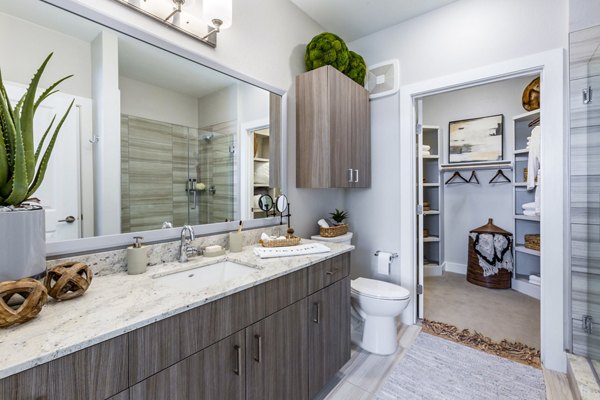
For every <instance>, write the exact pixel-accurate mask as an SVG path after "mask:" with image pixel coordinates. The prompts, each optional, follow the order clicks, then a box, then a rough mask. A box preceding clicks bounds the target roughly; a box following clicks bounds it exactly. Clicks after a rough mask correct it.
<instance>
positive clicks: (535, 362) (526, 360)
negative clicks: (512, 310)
mask: <svg viewBox="0 0 600 400" xmlns="http://www.w3.org/2000/svg"><path fill="white" fill-rule="evenodd" d="M423 332H427V333H430V334H432V335H435V336H439V337H442V338H444V339H448V340H452V341H454V342H457V343H460V344H464V345H465V346H469V347H472V348H474V349H477V350H481V351H485V352H486V353H490V354H494V355H496V356H500V357H504V358H508V359H509V360H512V361H516V362H519V363H522V364H525V365H529V366H532V367H536V368H541V366H542V364H541V361H540V351H539V350H537V349H534V348H533V347H529V346H526V345H524V344H523V343H519V342H510V341H508V340H503V341H501V342H494V341H493V340H492V339H490V338H489V337H486V336H483V335H482V334H480V333H478V332H471V331H469V330H468V329H463V330H460V329H458V328H457V327H455V326H453V325H448V324H445V323H443V322H436V321H428V320H426V319H425V320H423Z"/></svg>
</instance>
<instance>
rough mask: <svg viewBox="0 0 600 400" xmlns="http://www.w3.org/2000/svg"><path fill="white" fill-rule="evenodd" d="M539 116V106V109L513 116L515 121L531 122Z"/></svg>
mask: <svg viewBox="0 0 600 400" xmlns="http://www.w3.org/2000/svg"><path fill="white" fill-rule="evenodd" d="M539 116H540V110H539V108H538V109H537V110H533V111H528V112H526V113H523V114H519V115H515V116H514V117H513V121H515V122H531V121H533V120H534V119H536V118H537V117H539Z"/></svg>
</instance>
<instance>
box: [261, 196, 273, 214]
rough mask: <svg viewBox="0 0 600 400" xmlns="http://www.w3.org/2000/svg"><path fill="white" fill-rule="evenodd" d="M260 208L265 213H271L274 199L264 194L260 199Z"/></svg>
mask: <svg viewBox="0 0 600 400" xmlns="http://www.w3.org/2000/svg"><path fill="white" fill-rule="evenodd" d="M258 208H260V209H261V210H263V211H264V212H269V211H270V210H271V209H272V208H273V198H272V197H271V196H270V195H268V194H263V195H262V196H260V199H258Z"/></svg>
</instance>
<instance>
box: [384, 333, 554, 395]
mask: <svg viewBox="0 0 600 400" xmlns="http://www.w3.org/2000/svg"><path fill="white" fill-rule="evenodd" d="M376 398H377V399H380V400H388V399H403V400H417V399H428V400H448V399H455V400H473V399H477V400H498V399H502V400H534V399H539V400H542V399H545V398H546V390H545V386H544V377H543V375H542V371H541V370H539V369H537V368H533V367H529V366H527V365H523V364H519V363H516V362H514V361H510V360H507V359H506V358H502V357H497V356H494V355H491V354H487V353H484V352H482V351H479V350H475V349H472V348H470V347H467V346H463V345H461V344H458V343H454V342H451V341H449V340H445V339H442V338H439V337H436V336H433V335H430V334H427V333H423V332H421V333H419V335H418V336H417V339H416V340H415V343H414V344H413V345H412V346H411V348H410V349H409V350H408V352H407V353H406V355H405V356H404V357H403V358H402V359H401V360H400V361H399V362H398V364H396V366H395V367H394V369H393V370H392V371H391V373H390V374H389V375H388V377H387V378H386V380H385V381H384V382H383V384H382V386H380V389H379V391H378V392H377V395H376Z"/></svg>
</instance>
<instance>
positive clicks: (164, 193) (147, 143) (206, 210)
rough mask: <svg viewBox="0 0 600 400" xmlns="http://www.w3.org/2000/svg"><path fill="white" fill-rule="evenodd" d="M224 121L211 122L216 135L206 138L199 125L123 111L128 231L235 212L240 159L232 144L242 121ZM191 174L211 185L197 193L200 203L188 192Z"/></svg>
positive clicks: (229, 216)
mask: <svg viewBox="0 0 600 400" xmlns="http://www.w3.org/2000/svg"><path fill="white" fill-rule="evenodd" d="M220 125H223V126H215V127H208V129H215V131H214V132H215V134H214V137H213V139H211V140H203V139H199V137H202V136H203V135H205V134H206V132H202V131H200V132H199V131H198V130H197V129H195V128H188V127H184V126H179V125H174V124H168V123H163V122H159V121H152V120H148V119H144V118H139V117H134V116H128V115H123V116H122V117H121V215H122V217H121V228H122V232H136V231H143V230H150V229H160V227H161V226H162V224H163V222H165V221H168V222H172V223H173V226H182V225H184V224H186V223H190V224H192V225H196V224H202V223H211V222H220V221H224V220H225V219H233V218H234V216H235V215H236V214H235V210H234V202H235V194H234V193H235V190H234V186H235V185H234V182H233V178H232V177H233V176H234V175H235V174H234V169H233V168H235V167H236V165H235V163H234V159H235V157H233V154H230V153H229V146H230V145H232V144H233V143H234V138H235V135H233V134H232V133H235V127H236V125H237V124H236V122H228V123H226V124H220ZM199 135H200V136H199ZM230 177H231V178H230ZM188 178H196V179H197V180H198V182H203V183H205V185H206V186H207V190H204V191H201V192H198V193H197V195H198V202H197V207H196V208H195V209H192V201H191V200H192V197H191V196H190V195H188V193H187V192H186V187H187V181H188ZM211 185H214V186H215V194H214V195H212V194H211V193H210V191H209V190H208V188H209V186H211Z"/></svg>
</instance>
